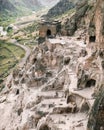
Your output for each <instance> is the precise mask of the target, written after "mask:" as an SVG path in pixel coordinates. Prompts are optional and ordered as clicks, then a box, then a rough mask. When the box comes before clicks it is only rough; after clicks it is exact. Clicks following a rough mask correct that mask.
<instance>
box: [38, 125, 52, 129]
mask: <svg viewBox="0 0 104 130" xmlns="http://www.w3.org/2000/svg"><path fill="white" fill-rule="evenodd" d="M39 130H50V129H49V127H48V126H47V125H46V124H45V125H42V126H41V127H40V128H39Z"/></svg>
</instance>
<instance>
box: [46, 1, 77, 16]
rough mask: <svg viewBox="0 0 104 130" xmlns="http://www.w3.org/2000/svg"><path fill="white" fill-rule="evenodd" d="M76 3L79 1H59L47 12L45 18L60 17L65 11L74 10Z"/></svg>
mask: <svg viewBox="0 0 104 130" xmlns="http://www.w3.org/2000/svg"><path fill="white" fill-rule="evenodd" d="M78 1H79V0H60V1H59V2H58V3H57V4H56V5H55V6H54V7H52V8H51V9H50V10H49V11H48V13H47V15H46V17H55V16H59V15H62V14H63V13H65V12H66V11H68V10H70V9H73V8H75V5H76V3H77V2H78Z"/></svg>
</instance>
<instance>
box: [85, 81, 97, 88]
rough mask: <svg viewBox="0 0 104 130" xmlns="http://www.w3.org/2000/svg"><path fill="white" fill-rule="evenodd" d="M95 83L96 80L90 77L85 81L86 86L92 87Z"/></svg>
mask: <svg viewBox="0 0 104 130" xmlns="http://www.w3.org/2000/svg"><path fill="white" fill-rule="evenodd" d="M95 85H96V80H94V79H90V80H88V81H87V83H86V88H89V87H94V86H95Z"/></svg>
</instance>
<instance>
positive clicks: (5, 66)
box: [0, 41, 25, 83]
mask: <svg viewBox="0 0 104 130" xmlns="http://www.w3.org/2000/svg"><path fill="white" fill-rule="evenodd" d="M24 54H25V51H24V50H23V49H22V48H20V47H18V46H16V45H14V44H11V43H7V42H5V41H0V83H1V82H2V81H3V79H4V78H5V77H6V76H7V75H8V74H9V73H10V71H11V69H12V68H14V67H15V66H16V64H17V63H18V62H19V61H20V59H21V58H23V56H24Z"/></svg>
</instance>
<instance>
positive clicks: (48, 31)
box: [47, 29, 51, 37]
mask: <svg viewBox="0 0 104 130" xmlns="http://www.w3.org/2000/svg"><path fill="white" fill-rule="evenodd" d="M50 36H51V30H49V29H48V30H47V37H50Z"/></svg>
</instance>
